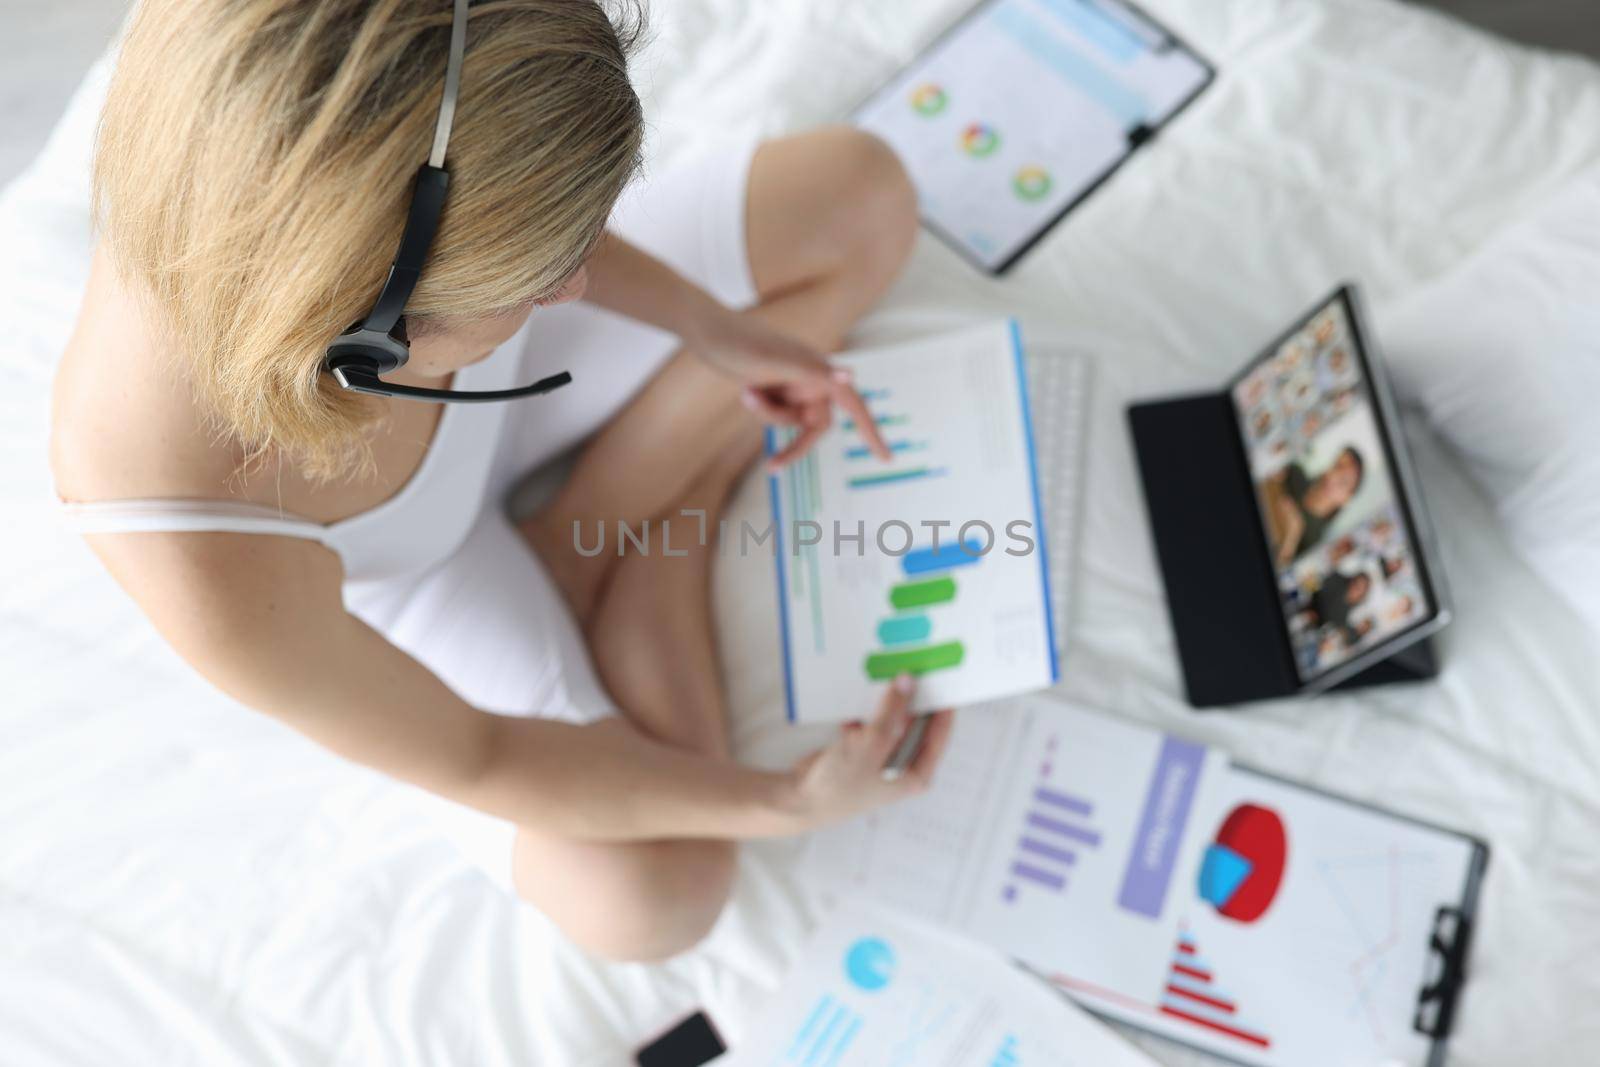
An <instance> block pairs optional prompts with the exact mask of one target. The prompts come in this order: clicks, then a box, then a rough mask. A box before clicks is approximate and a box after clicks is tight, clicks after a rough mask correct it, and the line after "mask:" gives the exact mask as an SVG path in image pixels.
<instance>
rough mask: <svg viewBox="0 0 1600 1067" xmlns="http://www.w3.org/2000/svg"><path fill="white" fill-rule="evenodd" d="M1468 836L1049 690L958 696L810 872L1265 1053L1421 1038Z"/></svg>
mask: <svg viewBox="0 0 1600 1067" xmlns="http://www.w3.org/2000/svg"><path fill="white" fill-rule="evenodd" d="M1486 862H1487V850H1486V849H1485V847H1484V846H1483V845H1482V844H1480V843H1478V842H1476V841H1474V840H1472V839H1471V838H1468V837H1465V836H1463V835H1460V834H1456V833H1452V832H1449V831H1446V830H1441V829H1438V828H1435V827H1432V826H1426V825H1423V824H1421V823H1417V822H1414V821H1411V820H1408V819H1403V818H1400V817H1398V816H1394V815H1390V814H1387V813H1384V812H1380V811H1377V810H1374V809H1372V808H1368V807H1364V806H1361V805H1357V804H1353V803H1351V802H1349V801H1345V800H1341V799H1338V798H1335V797H1332V796H1330V795H1328V794H1325V793H1320V792H1317V791H1315V790H1311V789H1307V788H1304V787H1301V786H1296V785H1292V784H1289V783H1287V782H1283V781H1280V780H1278V779H1275V778H1272V777H1269V776H1266V775H1262V774H1260V773H1258V772H1255V771H1251V770H1249V769H1246V768H1243V767H1239V766H1236V765H1233V764H1231V763H1230V762H1229V761H1228V760H1227V759H1226V758H1225V757H1224V756H1223V754H1222V753H1220V752H1219V751H1217V750H1215V749H1208V748H1206V747H1205V746H1202V745H1198V744H1195V743H1193V742H1190V741H1186V740H1183V739H1181V738H1178V737H1173V736H1169V735H1164V734H1162V733H1159V732H1157V731H1154V730H1149V729H1145V728H1142V727H1139V726H1136V725H1132V724H1129V723H1127V722H1125V721H1122V720H1119V719H1116V718H1113V717H1111V716H1107V715H1102V714H1099V713H1095V712H1089V711H1083V710H1079V709H1075V708H1072V707H1069V706H1066V705H1064V704H1061V703H1059V702H1056V701H1053V700H1044V699H1040V698H1030V699H1025V700H1019V701H1012V702H1008V703H1007V704H1005V705H1000V706H997V707H996V708H992V709H991V708H985V709H973V710H970V711H967V712H964V713H962V714H961V715H958V716H957V725H956V733H955V735H954V737H953V738H952V740H951V744H950V746H949V749H948V750H947V755H946V759H945V762H944V764H943V765H942V766H941V768H940V773H939V778H938V779H937V780H936V781H935V783H934V785H933V787H932V789H930V790H929V791H928V793H926V794H924V795H923V796H920V797H917V798H914V799H912V800H910V801H907V802H905V803H903V804H900V805H897V806H895V807H893V808H890V809H886V810H884V811H881V812H877V813H874V814H872V815H870V816H868V817H865V818H863V819H859V820H856V821H854V822H852V823H849V824H846V825H844V826H840V827H837V828H834V829H831V830H828V831H824V832H823V833H821V834H820V835H818V836H817V837H816V838H815V839H814V841H813V843H812V846H811V848H810V851H809V853H808V856H807V867H808V872H809V874H810V875H811V876H812V877H814V878H815V879H817V880H820V881H821V882H822V883H823V884H824V885H825V886H828V887H831V888H834V889H837V890H840V891H842V892H843V893H844V894H845V895H846V896H848V897H850V898H857V897H871V898H875V899H878V900H880V901H882V902H885V903H887V904H889V905H892V906H895V907H897V908H899V909H902V910H904V911H905V912H907V913H909V914H913V915H918V916H922V917H924V918H928V919H931V920H935V921H938V922H941V923H943V924H946V925H947V926H949V927H951V928H953V929H955V930H958V931H961V932H964V933H966V934H968V935H971V936H973V937H976V938H979V939H981V940H984V941H987V942H988V943H990V944H992V945H994V946H995V947H997V948H999V949H1001V950H1002V951H1004V952H1006V953H1008V954H1010V955H1012V956H1013V957H1015V958H1017V959H1019V960H1021V961H1022V962H1024V963H1026V964H1027V965H1029V966H1030V967H1032V968H1034V969H1036V970H1037V971H1039V972H1040V973H1041V974H1044V975H1047V976H1048V977H1050V978H1051V979H1052V980H1053V981H1055V982H1056V983H1057V984H1059V985H1060V986H1061V987H1063V988H1064V989H1066V990H1067V991H1068V992H1070V993H1071V994H1072V995H1073V996H1074V997H1076V998H1077V999H1078V1000H1079V1001H1080V1002H1081V1003H1083V1004H1084V1005H1085V1006H1087V1007H1090V1008H1092V1009H1094V1010H1095V1011H1098V1012H1101V1013H1103V1014H1106V1015H1108V1016H1112V1017H1115V1018H1118V1019H1122V1020H1124V1021H1127V1022H1130V1023H1133V1024H1135V1025H1137V1026H1140V1027H1144V1028H1146V1029H1149V1030H1152V1031H1155V1032H1158V1033H1161V1034H1163V1035H1165V1036H1168V1037H1172V1038H1175V1039H1177V1040H1180V1041H1183V1042H1185V1043H1187V1044H1191V1045H1195V1046H1198V1047H1201V1048H1204V1049H1206V1050H1208V1051H1211V1052H1215V1053H1218V1054H1221V1055H1224V1056H1227V1057H1229V1058H1231V1059H1235V1060H1238V1061H1241V1062H1244V1063H1248V1064H1260V1065H1263V1067H1317V1065H1319V1064H1328V1065H1341V1067H1344V1065H1351V1064H1379V1063H1383V1064H1391V1063H1399V1064H1427V1063H1436V1062H1438V1059H1437V1057H1439V1056H1442V1048H1443V1043H1442V1041H1440V1040H1438V1039H1439V1038H1442V1037H1443V1036H1444V1035H1445V1034H1446V1033H1447V1032H1448V1029H1449V1023H1450V1015H1451V1012H1452V1010H1453V1006H1454V999H1455V997H1454V994H1455V990H1456V988H1457V986H1458V985H1459V981H1460V978H1461V973H1462V966H1463V963H1464V954H1465V951H1466V944H1467V935H1468V932H1469V931H1470V926H1471V918H1472V913H1473V911H1474V909H1475V906H1476V899H1477V891H1478V884H1479V881H1480V879H1481V876H1482V872H1483V868H1484V865H1485V863H1486Z"/></svg>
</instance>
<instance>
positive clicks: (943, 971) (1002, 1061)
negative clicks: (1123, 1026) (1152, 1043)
mask: <svg viewBox="0 0 1600 1067" xmlns="http://www.w3.org/2000/svg"><path fill="white" fill-rule="evenodd" d="M749 1033H750V1035H751V1036H750V1038H749V1040H747V1041H746V1042H744V1043H743V1044H741V1045H739V1046H736V1047H735V1048H734V1050H733V1051H732V1052H731V1053H729V1054H728V1055H727V1056H725V1057H723V1058H722V1059H720V1060H718V1061H717V1062H718V1064H719V1065H720V1067H1033V1065H1041V1067H1042V1065H1049V1067H1154V1062H1153V1061H1151V1060H1149V1059H1147V1058H1146V1057H1145V1056H1144V1055H1142V1054H1141V1053H1139V1052H1138V1051H1136V1050H1135V1049H1134V1048H1133V1047H1132V1046H1131V1045H1128V1044H1127V1043H1125V1042H1124V1041H1123V1040H1122V1039H1121V1038H1119V1037H1117V1036H1116V1035H1115V1034H1113V1033H1112V1032H1111V1031H1110V1030H1109V1029H1107V1028H1106V1027H1105V1026H1104V1025H1103V1024H1101V1023H1099V1022H1096V1021H1095V1020H1094V1019H1093V1018H1091V1017H1090V1016H1089V1015H1088V1014H1086V1013H1085V1012H1083V1011H1082V1010H1081V1009H1079V1008H1077V1007H1075V1006H1074V1005H1073V1004H1072V1003H1071V1001H1069V1000H1067V999H1066V997H1065V996H1063V995H1062V994H1061V993H1060V992H1059V991H1057V990H1055V989H1053V988H1051V987H1050V986H1049V985H1048V984H1046V983H1045V982H1043V981H1041V980H1040V979H1038V978H1036V977H1034V976H1032V975H1030V974H1028V973H1027V972H1026V971H1023V970H1020V969H1019V968H1017V967H1015V966H1014V965H1012V964H1011V963H1009V962H1007V961H1006V959H1005V958H1004V957H1002V956H1000V955H998V954H996V953H994V952H993V951H991V950H988V949H985V948H982V947H980V946H977V945H974V944H971V943H970V942H966V941H963V940H961V939H958V938H954V937H951V936H950V935H948V934H943V933H939V932H937V931H935V930H932V929H930V928H928V927H925V926H922V925H921V924H914V923H910V922H907V921H906V920H904V919H899V918H895V917H894V916H893V915H891V914H889V913H888V912H885V911H881V910H878V909H871V908H864V907H860V906H853V907H846V908H843V909H840V910H839V911H836V912H835V913H834V914H833V915H831V916H830V917H829V919H828V920H827V921H826V922H825V923H824V924H823V926H822V927H821V928H820V929H819V930H818V931H817V933H816V935H815V936H814V937H813V938H812V940H811V943H810V945H809V946H808V947H807V949H806V950H805V953H804V955H802V957H801V958H800V961H799V963H798V964H797V965H796V966H795V968H794V970H793V971H792V972H791V973H790V975H789V976H788V978H786V979H785V980H784V983H783V985H782V987H781V988H780V989H779V990H778V993H777V995H776V996H775V997H774V998H773V1000H772V1002H771V1003H770V1004H769V1005H768V1007H767V1010H766V1011H765V1013H764V1014H763V1015H762V1017H761V1018H760V1020H759V1021H758V1022H757V1023H756V1024H755V1025H754V1026H752V1027H751V1028H750V1029H749Z"/></svg>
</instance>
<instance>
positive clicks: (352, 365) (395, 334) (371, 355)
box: [323, 318, 411, 375]
mask: <svg viewBox="0 0 1600 1067" xmlns="http://www.w3.org/2000/svg"><path fill="white" fill-rule="evenodd" d="M409 341H410V339H409V338H408V337H407V336H406V320H405V319H403V318H402V319H400V320H399V321H398V322H396V323H395V326H394V329H392V330H390V331H389V332H388V333H381V332H379V331H378V330H374V329H371V328H369V327H368V326H367V325H366V323H365V321H363V322H358V323H356V324H355V325H354V326H352V327H350V328H349V329H348V330H346V331H345V332H344V333H342V334H340V335H339V336H338V337H335V338H334V339H333V343H332V344H331V345H329V346H328V354H327V355H326V356H325V357H324V358H323V367H324V368H326V369H327V371H328V373H330V374H337V373H338V372H339V371H340V370H341V369H359V370H363V371H366V372H367V373H368V374H372V375H380V374H388V373H390V372H391V371H397V370H399V369H400V368H401V367H404V366H405V365H406V361H407V360H408V359H410V358H411V346H410V343H409Z"/></svg>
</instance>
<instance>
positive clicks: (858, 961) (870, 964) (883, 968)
mask: <svg viewBox="0 0 1600 1067" xmlns="http://www.w3.org/2000/svg"><path fill="white" fill-rule="evenodd" d="M844 973H845V974H846V975H847V976H848V977H849V979H850V981H851V983H852V984H853V985H854V986H855V987H856V988H857V989H863V990H865V991H866V992H868V993H875V992H877V991H878V990H880V989H882V988H883V987H884V986H886V985H888V984H889V979H891V978H893V977H894V949H892V948H890V947H889V943H888V942H887V941H884V940H883V939H882V938H877V937H863V938H861V939H860V940H858V941H856V942H855V943H854V944H852V945H851V946H850V948H849V950H848V951H846V952H845V954H844Z"/></svg>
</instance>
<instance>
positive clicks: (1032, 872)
mask: <svg viewBox="0 0 1600 1067" xmlns="http://www.w3.org/2000/svg"><path fill="white" fill-rule="evenodd" d="M1011 873H1012V874H1014V875H1016V876H1017V877H1018V878H1026V879H1027V880H1028V881H1030V882H1037V883H1039V884H1040V885H1042V886H1045V887H1047V888H1049V889H1060V888H1062V887H1063V886H1065V885H1066V884H1067V880H1066V878H1065V877H1063V876H1062V875H1059V874H1057V873H1055V872H1054V871H1047V870H1045V869H1044V868H1043V867H1035V866H1034V865H1033V864H1031V863H1013V864H1012V865H1011Z"/></svg>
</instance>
